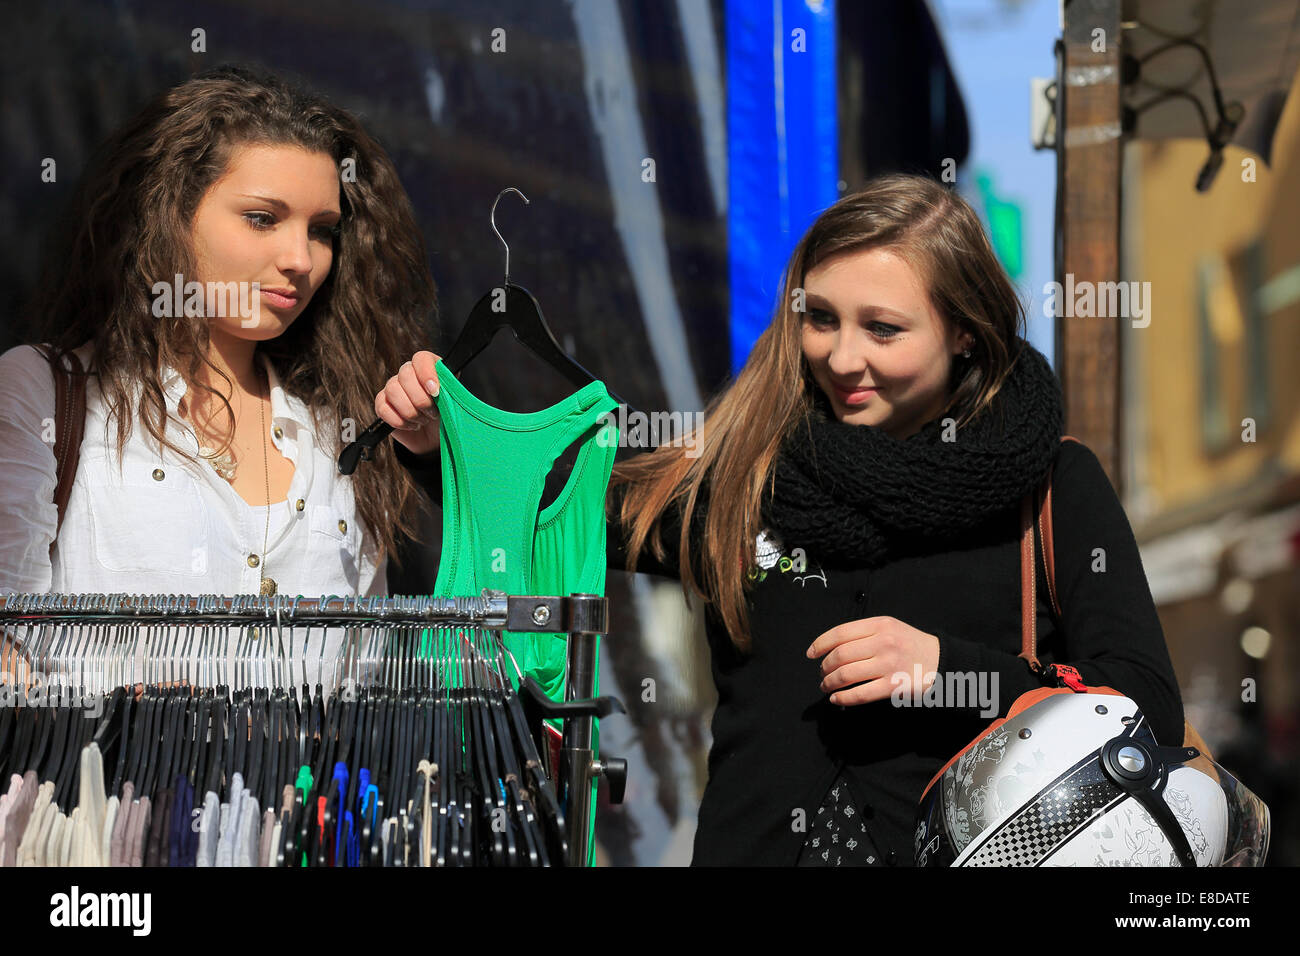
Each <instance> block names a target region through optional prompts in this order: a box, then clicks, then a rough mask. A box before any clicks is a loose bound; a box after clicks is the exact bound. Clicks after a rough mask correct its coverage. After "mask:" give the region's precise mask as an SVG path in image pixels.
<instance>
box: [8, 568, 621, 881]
mask: <svg viewBox="0 0 1300 956" xmlns="http://www.w3.org/2000/svg"><path fill="white" fill-rule="evenodd" d="M608 619H609V615H608V599H607V598H605V597H603V596H600V595H595V594H571V595H568V596H536V595H509V594H506V593H505V592H504V591H491V590H487V589H484V591H483V592H482V593H481V594H480V595H478V596H477V597H454V598H440V597H431V596H405V595H387V596H382V597H339V596H338V595H322V596H321V597H319V598H307V597H303V596H301V595H300V596H298V597H293V598H290V597H289V596H287V595H282V594H275V595H252V594H249V595H235V596H221V595H215V594H205V595H177V594H166V595H164V594H140V595H128V594H75V595H74V594H31V593H27V594H13V595H9V596H7V597H6V596H0V632H2V633H3V635H4V636H5V637H7V638H13V637H16V636H18V635H17V634H16V629H18V628H27V629H29V630H30V629H32V628H37V629H44V628H47V627H54V628H56V629H57V627H58V626H59V625H70V626H73V627H93V626H107V627H110V628H122V629H127V628H131V629H137V628H140V627H142V626H150V625H153V626H160V627H164V628H170V627H177V626H179V627H188V628H195V627H197V628H199V629H203V628H230V627H241V628H249V629H256V628H265V629H266V631H267V636H268V638H269V642H268V644H267V647H268V648H269V649H268V651H267V653H269V654H270V655H271V656H272V657H274V656H276V655H278V656H280V657H281V658H282V659H284V660H285V666H286V667H287V666H288V664H287V658H284V650H283V648H284V629H285V628H289V629H290V631H291V632H292V629H293V628H294V627H295V626H297V625H306V626H310V627H344V628H348V629H350V630H349V636H348V638H347V640H346V642H345V644H344V649H345V653H346V654H347V655H349V658H350V659H351V660H355V657H354V656H353V655H354V654H355V652H356V649H357V648H358V647H359V645H360V644H361V642H362V640H363V631H364V629H366V628H367V627H371V628H375V627H400V626H411V627H417V628H423V627H431V628H436V627H458V626H463V627H473V628H481V629H484V630H488V631H496V632H500V631H501V630H508V631H515V632H526V633H541V634H567V635H568V637H567V642H568V651H567V675H566V677H567V679H566V687H567V691H566V702H565V703H564V704H561V705H558V706H556V708H555V710H556V712H557V713H558V715H559V716H560V717H561V719H562V720H563V722H564V732H563V743H562V746H561V751H560V752H561V760H560V767H559V768H557V769H556V772H555V774H554V781H553V782H554V783H555V785H556V790H557V792H558V795H559V796H560V799H561V803H562V805H565V806H566V807H567V810H566V814H565V825H566V828H567V831H568V851H569V857H568V860H567V862H568V863H569V865H571V866H585V865H586V863H587V860H588V857H589V853H590V842H589V833H590V822H591V814H592V812H593V807H592V799H591V794H592V784H593V783H594V782H595V780H596V778H597V777H599V776H602V775H605V776H607V777H609V778H610V779H611V781H613V783H614V786H615V787H616V788H617V789H619V790H621V784H622V778H623V776H624V774H625V773H626V764H625V763H624V762H623V761H619V760H605V761H597V760H596V759H595V754H594V751H593V731H594V724H593V722H592V721H593V717H595V716H603V715H604V714H606V713H608V712H610V710H612V709H617V710H622V705H621V704H618V702H617V701H614V700H613V699H612V698H601V699H600V700H599V701H597V700H595V699H594V695H595V681H596V646H597V639H598V637H599V636H600V635H602V634H605V633H607V631H608ZM7 643H8V642H6V644H7ZM28 643H31V642H24V644H28ZM6 657H8V654H7V655H6ZM155 663H156V664H157V665H158V670H159V673H165V670H166V667H167V666H168V664H169V663H170V662H167V661H157V662H155ZM7 670H8V668H6V671H7ZM163 679H166V678H163ZM611 702H612V706H611Z"/></svg>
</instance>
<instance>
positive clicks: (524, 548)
mask: <svg viewBox="0 0 1300 956" xmlns="http://www.w3.org/2000/svg"><path fill="white" fill-rule="evenodd" d="M435 368H436V370H437V373H438V385H439V390H438V396H437V399H436V401H437V405H438V417H439V420H440V425H439V436H440V441H441V455H440V457H441V460H442V487H443V492H442V497H443V508H442V556H441V559H440V562H439V565H438V578H437V582H436V583H435V585H434V595H435V596H436V597H464V596H474V595H477V594H478V593H479V592H480V591H481V590H482V589H483V588H491V589H493V590H498V591H505V592H506V593H507V594H555V595H566V594H575V593H581V594H600V595H603V594H604V593H605V568H606V563H605V560H606V559H605V541H606V522H605V493H606V490H607V488H608V486H609V476H610V471H611V469H612V468H613V465H614V454H615V452H616V451H617V450H618V428H617V426H616V425H615V424H613V416H610V418H608V419H607V418H606V416H607V415H609V413H611V412H614V411H616V410H617V408H618V403H617V402H616V401H614V399H613V398H612V397H610V394H609V392H608V391H607V390H606V388H605V386H604V384H603V383H601V382H592V383H591V384H589V385H586V386H584V387H583V388H581V389H579V390H578V391H577V392H574V393H573V394H572V395H570V396H568V397H567V398H565V399H564V400H563V401H561V402H559V403H558V404H555V405H552V406H551V407H550V408H546V409H543V410H541V411H538V412H526V413H520V412H507V411H503V410H501V409H499V408H494V407H493V406H491V405H488V404H487V403H485V402H483V401H481V400H480V399H478V398H476V397H475V396H474V395H473V394H471V393H470V392H469V390H468V389H466V388H465V386H464V385H462V384H461V383H460V382H459V381H458V380H457V379H456V376H455V375H453V374H452V373H451V370H450V369H448V368H447V367H446V366H445V365H444V364H443V363H442V362H438V363H437V365H436V366H435ZM575 442H580V443H581V444H580V447H579V450H578V453H577V458H576V460H575V462H574V466H573V471H572V473H571V474H570V476H569V479H568V481H567V482H566V484H565V486H564V489H563V490H562V491H561V492H560V494H559V495H558V496H557V497H556V499H555V500H554V501H553V502H551V503H550V504H548V505H547V506H546V507H545V508H542V509H540V511H539V506H540V505H541V500H542V494H543V491H544V486H545V482H546V476H547V474H548V473H549V472H550V470H551V466H552V465H553V464H554V462H555V459H556V458H558V457H559V456H560V454H562V453H563V452H564V450H565V449H566V448H568V447H570V446H571V445H573V444H574V443H575ZM426 636H428V637H432V636H433V635H432V632H429V633H428V634H427V635H426ZM503 640H504V643H505V646H506V648H507V649H508V650H509V651H510V652H511V654H513V655H514V658H515V661H516V662H517V663H518V665H519V668H520V670H522V671H523V672H524V674H525V675H527V676H530V677H533V678H534V679H535V680H536V681H537V682H538V683H539V684H541V686H542V688H543V689H544V690H545V691H546V693H547V694H548V695H549V696H550V697H551V699H553V700H563V699H564V691H565V685H564V675H565V660H566V651H567V645H566V641H565V640H564V638H563V637H561V636H559V635H550V634H520V633H515V632H512V631H506V632H505V633H504V634H503ZM597 653H599V645H598V646H597ZM506 670H507V672H508V673H509V675H510V679H511V681H512V682H514V683H517V680H516V678H515V674H514V671H513V668H512V667H511V666H510V665H509V663H507V666H506ZM599 685H600V676H599V670H597V675H596V693H599V692H600V686H599ZM595 724H596V725H597V726H598V725H599V721H596V722H595ZM592 797H593V799H592V806H593V807H594V806H595V794H594V792H593V794H592ZM594 822H595V820H594V814H593V820H592V823H593V825H594ZM593 832H594V831H593ZM589 862H590V861H589Z"/></svg>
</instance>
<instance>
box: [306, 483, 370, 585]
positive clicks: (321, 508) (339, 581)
mask: <svg viewBox="0 0 1300 956" xmlns="http://www.w3.org/2000/svg"><path fill="white" fill-rule="evenodd" d="M334 501H335V503H334V504H331V505H312V506H311V518H310V520H311V575H312V582H313V583H312V587H313V588H321V589H323V590H321V593H322V594H326V593H335V591H337V589H338V588H339V587H345V588H347V589H349V590H352V591H353V592H354V593H355V588H356V586H357V582H358V580H359V579H360V576H361V569H360V566H359V564H358V559H357V555H358V553H359V551H360V546H361V529H360V528H358V527H357V524H358V522H357V519H356V516H355V515H354V514H353V513H352V509H350V508H345V507H344V506H343V504H342V503H340V502H339V500H338V496H335V499H334ZM330 589H335V590H333V591H332V590H330ZM338 593H342V592H341V591H339V592H338Z"/></svg>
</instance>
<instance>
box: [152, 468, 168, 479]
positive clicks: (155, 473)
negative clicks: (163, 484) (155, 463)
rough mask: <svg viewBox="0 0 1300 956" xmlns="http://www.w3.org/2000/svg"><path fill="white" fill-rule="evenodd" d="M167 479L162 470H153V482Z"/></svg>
mask: <svg viewBox="0 0 1300 956" xmlns="http://www.w3.org/2000/svg"><path fill="white" fill-rule="evenodd" d="M165 477H167V476H166V475H165V474H164V473H163V470H162V469H161V468H155V469H154V470H153V480H154V481H162V480H163V479H164V478H165Z"/></svg>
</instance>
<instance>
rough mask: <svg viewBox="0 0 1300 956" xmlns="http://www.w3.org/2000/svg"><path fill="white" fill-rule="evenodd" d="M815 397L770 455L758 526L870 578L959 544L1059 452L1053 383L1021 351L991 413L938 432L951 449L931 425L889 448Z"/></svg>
mask: <svg viewBox="0 0 1300 956" xmlns="http://www.w3.org/2000/svg"><path fill="white" fill-rule="evenodd" d="M816 392H817V401H816V402H815V407H814V410H813V412H812V413H811V414H810V415H809V416H808V418H807V420H806V421H805V422H801V423H800V424H799V426H798V427H796V428H795V429H794V431H793V432H792V434H791V435H790V436H789V437H788V438H787V440H786V441H785V443H784V444H783V445H782V448H781V453H780V455H779V457H778V459H777V463H776V473H775V485H774V488H773V493H772V494H771V495H770V496H765V499H764V502H763V515H764V518H765V520H767V521H768V522H770V523H771V524H772V525H773V526H774V527H775V529H777V530H778V531H779V532H780V533H781V534H782V535H783V536H784V540H785V542H786V543H787V544H791V545H795V544H797V545H799V546H800V547H804V548H807V550H808V553H809V554H815V555H816V556H817V557H818V558H819V559H820V560H822V561H824V562H826V563H829V564H833V565H842V566H860V565H865V566H867V567H874V566H877V565H879V564H881V563H883V562H884V561H885V560H886V559H887V558H889V557H891V556H893V555H896V554H899V553H904V552H914V551H918V550H921V551H923V550H925V549H926V548H928V547H930V546H932V545H934V544H936V543H938V542H942V541H947V540H950V539H952V538H955V537H959V536H961V535H962V534H964V533H968V532H970V531H971V529H973V528H976V527H977V526H979V525H980V524H981V523H982V522H984V521H985V520H986V519H988V518H990V517H991V516H992V515H994V514H997V513H1000V512H1003V511H1005V510H1006V509H1008V508H1011V507H1012V506H1014V505H1016V504H1017V503H1018V502H1019V501H1020V499H1021V498H1023V497H1024V495H1025V494H1026V493H1028V492H1029V491H1030V490H1031V489H1033V488H1035V487H1037V485H1038V484H1039V483H1040V482H1041V481H1042V479H1043V478H1044V477H1045V476H1046V474H1047V469H1048V468H1049V467H1050V465H1051V463H1052V461H1053V459H1054V458H1055V456H1056V452H1057V448H1058V446H1059V445H1060V440H1061V428H1062V420H1063V402H1062V400H1061V386H1060V382H1059V381H1058V380H1057V378H1056V375H1055V374H1054V373H1053V372H1052V369H1051V366H1049V365H1048V364H1047V359H1045V358H1044V357H1043V356H1042V354H1041V353H1039V352H1038V351H1037V350H1036V349H1035V348H1033V347H1032V346H1030V345H1028V343H1022V344H1021V348H1020V352H1019V357H1018V359H1017V360H1016V361H1015V364H1014V366H1013V368H1012V371H1011V373H1010V374H1009V376H1008V377H1007V379H1006V381H1005V382H1004V383H1003V386H1002V388H1001V389H1000V390H999V391H998V394H997V395H996V396H994V399H993V402H992V404H991V405H990V406H989V407H988V408H986V409H985V410H984V411H983V412H982V413H981V414H980V415H978V416H977V417H976V418H975V419H974V420H973V421H971V422H968V423H967V424H966V425H965V426H963V427H961V428H958V429H956V430H955V433H952V432H951V430H949V431H950V433H952V434H953V437H955V440H954V441H944V440H943V437H944V433H945V428H944V425H943V423H942V421H943V420H942V419H938V420H935V421H931V422H928V423H926V424H925V425H924V426H923V427H922V428H921V430H920V431H918V432H917V433H915V434H914V435H911V436H909V437H908V438H905V439H903V440H901V441H900V440H898V439H895V438H891V437H890V436H888V435H886V434H885V433H884V432H882V431H881V430H880V429H879V428H876V427H874V426H871V425H846V424H844V423H842V422H840V421H838V420H836V418H835V415H834V412H833V411H832V410H831V407H830V403H829V401H828V400H827V399H826V397H825V395H823V394H822V393H821V389H816ZM945 417H946V416H945ZM953 417H957V416H955V415H954V416H953Z"/></svg>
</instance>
